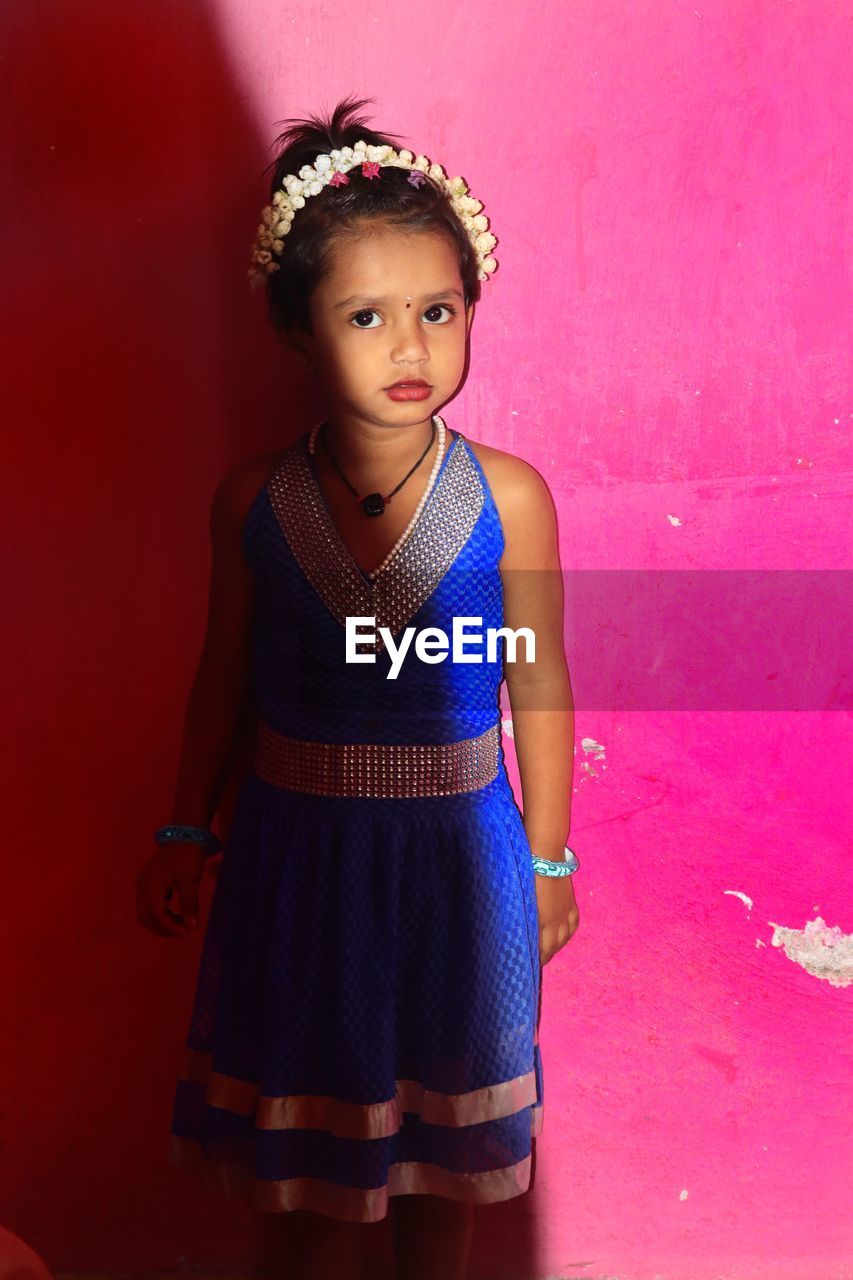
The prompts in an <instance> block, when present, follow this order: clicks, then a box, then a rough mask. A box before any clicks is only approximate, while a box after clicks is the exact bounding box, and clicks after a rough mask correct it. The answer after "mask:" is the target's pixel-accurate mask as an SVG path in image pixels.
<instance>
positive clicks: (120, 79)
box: [0, 0, 853, 1280]
mask: <svg viewBox="0 0 853 1280" xmlns="http://www.w3.org/2000/svg"><path fill="white" fill-rule="evenodd" d="M696 3H697V0H693V3H691V4H676V3H674V2H673V0H666V2H664V0H641V2H637V3H630V4H629V3H626V2H624V0H622V2H619V3H615V2H614V0H583V2H576V0H573V2H571V3H568V4H567V3H566V0H538V3H534V4H532V5H530V4H526V5H514V4H508V3H507V4H503V5H501V6H499V7H496V6H494V5H492V4H487V3H485V2H484V0H469V3H467V4H465V5H460V4H458V3H455V2H450V0H431V3H429V4H425V3H418V2H417V0H413V2H412V3H409V4H406V5H399V4H391V3H387V2H386V0H366V3H364V4H363V5H361V6H359V7H358V8H356V7H355V6H353V5H350V4H341V3H338V4H336V3H333V2H327V3H324V4H319V3H293V4H290V5H287V6H281V5H276V4H273V3H268V4H261V3H254V4H239V3H230V4H229V3H227V2H226V0H220V3H219V4H218V5H209V6H205V5H202V4H200V3H182V4H181V3H173V4H171V5H156V6H151V5H148V4H142V3H139V4H123V5H119V6H116V5H114V4H112V3H110V2H109V0H89V3H87V4H86V5H84V6H77V5H71V6H69V5H67V4H65V5H63V4H59V3H50V2H49V0H43V2H42V3H40V4H38V5H36V6H33V5H30V4H23V3H19V4H17V5H12V6H7V8H6V13H5V20H4V27H5V45H6V51H7V52H6V59H5V62H6V69H7V76H6V77H5V87H4V88H3V90H2V93H3V95H4V99H3V102H2V111H0V121H2V123H0V129H2V131H3V155H4V159H5V162H6V163H5V166H4V167H5V169H6V179H5V185H6V189H7V191H8V193H9V199H8V207H9V208H10V210H11V222H10V224H9V225H8V227H7V231H6V234H5V235H4V236H3V237H2V240H0V254H2V259H3V262H2V265H3V268H4V278H5V280H6V299H7V313H8V312H11V313H12V314H13V316H14V320H13V323H12V324H11V325H10V326H9V329H8V331H7V335H6V342H5V349H4V352H3V356H4V358H5V360H6V361H8V368H7V369H6V370H5V373H6V376H5V379H4V386H5V387H6V389H7V390H6V396H7V402H10V403H9V404H8V410H9V412H8V419H9V422H10V423H11V425H12V427H13V432H12V433H11V434H10V436H9V438H8V442H7V446H6V462H7V467H6V468H4V471H5V476H6V479H7V481H8V493H7V495H6V498H5V501H4V503H3V508H2V509H3V512H4V516H5V517H6V519H7V521H8V525H7V528H6V536H5V538H4V540H3V546H4V548H5V550H6V555H7V557H8V563H7V582H8V583H9V587H7V600H6V603H7V624H8V625H7V628H6V635H7V653H6V655H5V670H6V671H7V674H14V677H15V679H14V682H13V684H12V686H11V687H10V688H9V690H8V692H7V697H6V715H5V716H4V717H3V730H2V731H3V734H4V736H5V738H6V742H5V748H6V750H5V753H4V760H5V762H6V764H5V774H6V780H7V783H8V795H7V799H6V805H5V808H6V813H7V815H8V816H7V828H6V831H7V836H8V839H7V849H6V852H7V855H8V858H7V868H8V869H7V872H6V877H5V881H6V882H5V885H4V888H5V890H6V892H5V894H4V899H5V905H6V915H5V920H4V926H3V929H2V936H3V940H4V942H5V944H6V946H7V953H6V954H5V955H4V957H3V958H4V960H5V967H4V972H5V973H6V974H7V975H11V974H13V973H14V975H15V981H14V983H10V982H9V981H8V979H7V983H6V992H5V994H6V996H7V1008H6V1016H5V1018H4V1026H5V1027H6V1029H7V1033H8V1032H9V1031H10V1029H11V1035H9V1036H8V1045H9V1047H8V1048H7V1052H6V1053H5V1054H4V1055H3V1057H2V1062H3V1071H4V1073H5V1074H6V1076H7V1077H8V1079H7V1081H6V1083H5V1085H4V1098H5V1102H4V1106H3V1112H4V1121H3V1141H2V1149H3V1155H4V1157H5V1160H4V1165H3V1172H2V1178H3V1186H2V1188H0V1192H2V1194H0V1202H2V1205H3V1206H4V1207H3V1209H2V1225H3V1226H5V1227H7V1228H8V1229H10V1230H13V1231H15V1232H16V1233H17V1234H19V1235H20V1236H22V1237H23V1238H24V1239H26V1240H28V1241H29V1242H30V1243H31V1244H32V1245H33V1246H34V1247H35V1248H36V1249H38V1251H39V1252H40V1253H41V1254H43V1256H44V1257H45V1258H46V1259H47V1261H48V1262H49V1264H50V1265H51V1267H52V1268H53V1269H55V1270H57V1271H70V1270H82V1269H84V1268H91V1269H96V1270H103V1271H127V1270H142V1269H152V1270H153V1269H157V1270H160V1271H165V1272H169V1271H178V1270H180V1269H182V1268H186V1267H188V1266H190V1265H195V1266H199V1267H215V1268H228V1267H232V1268H235V1269H236V1268H239V1267H245V1266H248V1265H258V1264H260V1263H262V1262H265V1263H270V1262H271V1261H274V1260H275V1257H276V1244H275V1232H276V1230H277V1224H276V1223H273V1222H268V1221H267V1222H258V1221H257V1220H256V1219H255V1218H254V1217H253V1216H251V1215H250V1212H249V1211H248V1210H244V1209H243V1208H242V1207H241V1206H239V1205H238V1204H235V1203H226V1204H224V1205H223V1204H221V1203H220V1202H219V1201H216V1202H212V1201H211V1200H210V1199H209V1198H208V1196H207V1194H206V1193H204V1192H202V1191H201V1190H200V1189H198V1188H197V1187H196V1186H195V1185H194V1184H192V1183H190V1182H189V1181H188V1180H187V1175H185V1174H182V1173H181V1172H180V1171H178V1170H175V1169H172V1168H171V1167H169V1166H167V1164H166V1147H167V1126H168V1117H169V1108H170V1105H171V1095H172V1089H173V1083H174V1076H175V1073H176V1071H177V1068H178V1063H179V1059H180V1052H181V1042H182V1037H183V1034H184V1031H185V1025H186V1019H187V1016H188V1008H189V1001H190V998H191V992H192V987H193V983H194V978H195V968H196V965H197V961H198V953H199V945H198V944H197V943H192V944H189V945H187V946H184V945H183V944H181V943H178V942H166V941H165V940H159V939H155V938H154V937H152V936H151V935H148V934H145V933H144V932H143V931H142V930H141V929H140V928H139V927H138V926H137V925H136V921H135V906H134V900H133V878H134V876H135V874H136V870H137V868H138V867H139V865H141V863H142V861H143V860H144V859H145V858H146V857H147V856H148V852H149V841H150V831H151V830H153V828H154V827H155V826H156V825H159V823H160V822H161V821H163V820H164V815H165V814H166V810H167V806H168V804H169V803H170V797H171V788H172V785H173V777H174V768H175V762H176V757H177V750H178V739H179V731H180V717H181V713H182V708H183V699H184V698H185V696H186V692H187V688H188V682H189V679H190V677H191V673H192V669H193V664H194V662H195V657H196V654H197V648H198V644H199V641H200V637H201V630H202V627H203V621H204V613H203V611H204V602H205V594H206V585H207V584H206V574H207V564H208V546H207V529H206V520H207V509H208V504H209V499H210V494H211V492H212V488H213V485H214V484H215V482H216V480H217V479H218V477H219V475H220V474H221V472H222V470H223V469H224V467H225V466H226V465H227V464H228V463H229V462H230V461H231V460H233V459H236V458H238V457H242V456H248V455H250V454H252V453H257V452H260V451H261V450H263V449H265V448H269V447H273V446H274V445H276V444H278V443H286V442H288V441H289V440H290V439H291V438H292V437H293V436H294V435H295V433H296V431H297V430H301V429H302V428H303V426H304V425H305V424H306V423H310V422H311V421H312V420H313V414H314V413H315V411H316V407H317V406H316V404H314V403H313V402H312V401H311V395H312V389H311V387H310V386H309V385H308V383H307V382H306V381H305V379H304V376H303V374H302V372H300V370H299V369H297V368H294V367H293V366H292V365H291V364H290V363H289V362H288V361H287V360H286V359H285V357H284V356H283V355H282V353H281V352H279V350H278V349H277V347H276V345H275V342H274V340H273V338H272V336H271V334H270V332H269V331H268V330H267V328H266V327H265V319H264V314H263V306H262V302H261V300H260V299H259V298H258V297H257V295H256V296H254V297H250V295H249V293H248V288H247V285H246V282H245V269H246V267H247V265H248V250H249V245H250V242H251V238H252V235H253V234H254V228H255V224H256V222H257V215H258V210H259V208H260V205H261V203H263V200H264V198H265V197H264V193H263V190H262V187H261V185H260V183H259V181H258V175H259V173H260V170H261V169H262V167H263V166H264V165H265V164H266V162H267V159H268V156H267V154H266V151H265V148H266V147H267V145H268V143H269V141H270V139H271V138H272V136H273V135H274V122H275V121H278V120H280V119H282V118H283V117H285V116H289V115H294V114H300V113H302V112H307V111H313V110H315V109H319V108H322V107H330V106H331V105H332V104H333V103H334V101H335V100H336V99H337V98H338V97H341V96H343V95H344V94H345V93H351V92H358V93H361V94H365V95H372V96H374V97H375V98H376V111H375V117H374V118H375V121H376V123H377V125H378V126H379V127H383V128H386V129H388V130H390V131H392V132H396V133H400V134H405V135H406V137H407V138H408V139H409V141H410V142H411V143H412V145H413V146H414V147H415V148H416V149H418V150H420V149H423V150H425V151H426V152H427V154H429V155H430V157H431V158H432V159H434V160H437V161H438V162H439V163H442V164H444V165H445V167H446V168H447V169H448V170H449V171H451V172H452V173H461V174H463V175H464V176H465V177H466V178H467V179H468V180H469V182H470V183H471V186H472V188H473V190H474V192H475V194H477V195H478V196H481V197H482V198H483V200H484V201H485V203H486V211H487V212H488V214H489V215H490V216H491V218H492V220H493V222H492V225H493V229H494V231H495V234H496V235H497V236H498V237H499V245H498V248H497V251H496V253H497V256H498V259H499V262H500V268H499V271H498V273H497V275H496V276H495V277H494V278H493V280H492V281H491V282H490V283H489V284H487V285H486V286H485V288H484V297H483V301H482V304H481V306H480V308H479V310H478V314H477V319H476V322H475V326H474V334H473V355H472V367H471V373H470V377H469V380H468V382H467V384H466V386H465V388H464V389H463V391H462V392H461V393H460V395H459V396H458V398H457V399H456V401H455V402H454V403H453V404H452V405H450V406H448V407H447V410H446V413H445V417H446V419H447V421H448V423H449V424H450V425H451V426H457V427H459V428H460V429H461V430H463V431H465V432H466V433H467V434H469V435H470V436H471V437H473V438H474V439H477V440H482V441H484V442H486V443H489V444H493V445H496V446H498V447H503V448H507V449H509V450H512V451H515V452H517V453H519V454H521V455H522V456H524V457H525V458H527V459H528V460H529V461H531V462H532V463H533V464H534V465H535V466H537V467H538V468H539V469H540V470H541V471H542V472H543V474H544V475H545V476H546V477H547V479H548V480H549V482H550V484H551V486H552V490H553V493H554V496H555V499H556V501H557V504H558V507H559V513H560V526H561V538H562V547H563V555H564V563H565V566H566V569H567V570H568V571H570V572H569V573H568V574H567V629H566V640H567V649H568V654H569V660H570V666H571V670H572V676H573V686H574V690H575V698H576V704H577V755H576V774H575V795H574V805H573V829H572V837H573V839H572V843H573V846H574V848H575V849H576V850H577V852H578V854H579V857H580V861H581V870H580V872H579V873H578V875H577V877H576V880H575V885H576V893H577V896H578V901H579V904H580V910H581V927H580V929H579V931H578V933H577V935H576V936H575V938H574V939H573V940H572V941H571V942H570V943H569V945H568V946H567V947H566V948H564V950H563V951H562V952H561V953H559V955H558V956H557V957H556V958H555V959H554V961H553V962H552V963H551V964H550V965H549V966H548V967H547V968H546V970H545V974H544V979H545V997H544V1012H543V1022H542V1027H541V1042H542V1048H543V1055H544V1063H545V1087H546V1106H545V1122H544V1131H543V1135H542V1138H541V1140H540V1142H539V1149H538V1168H537V1181H538V1185H537V1189H536V1191H535V1193H534V1194H533V1195H532V1196H530V1197H529V1198H524V1199H523V1200H522V1201H517V1202H512V1203H510V1204H506V1205H497V1206H491V1207H489V1208H486V1209H483V1210H481V1211H479V1213H480V1216H479V1218H478V1222H479V1226H478V1237H477V1243H476V1255H477V1261H476V1263H475V1267H474V1269H473V1271H472V1274H473V1276H474V1277H478V1276H481V1275H482V1276H488V1277H489V1278H490V1280H496V1278H497V1277H498V1276H500V1275H510V1274H512V1275H516V1276H521V1275H524V1276H546V1275H547V1276H573V1277H574V1276H577V1277H580V1276H584V1277H587V1278H588V1280H592V1277H603V1276H605V1275H606V1276H608V1277H619V1278H620V1280H657V1278H658V1277H659V1278H661V1280H721V1278H723V1277H725V1280H765V1278H766V1280H801V1278H802V1280H843V1277H848V1278H849V1277H850V1276H853V1270H851V1265H853V1264H851V1261H850V1259H851V1257H853V1231H851V1218H850V1213H849V1207H850V1200H851V1187H853V1177H851V1175H853V1157H851V1151H853V1146H851V1121H853V1112H852V1111H851V1102H850V1099H851V1089H850V1085H851V1044H853V1036H851V1001H853V987H851V980H853V954H851V950H852V949H853V936H851V935H853V891H852V890H853V872H851V857H850V854H851V847H850V827H851V824H850V805H849V795H850V793H851V776H850V774H851V771H850V748H849V729H850V709H851V703H850V684H849V674H845V672H846V671H847V668H846V667H845V658H846V655H845V653H844V652H843V650H842V645H843V644H844V629H843V626H842V622H843V620H844V613H845V610H846V600H847V599H849V592H848V593H847V594H846V595H844V594H842V591H843V589H844V586H845V583H844V580H843V579H842V574H841V571H842V570H844V569H846V568H849V505H848V504H845V501H844V499H845V498H849V494H850V488H851V483H850V482H851V474H853V464H851V455H850V446H849V438H850V426H851V418H853V414H851V404H850V400H849V376H848V374H849V364H848V360H849V349H850V348H849V340H850V327H849V314H850V307H849V297H850V293H849V288H850V282H849V255H847V256H845V250H846V249H847V248H848V246H849V244H850V239H851V236H850V226H849V213H848V210H849V195H850V192H849V174H850V156H849V150H848V149H847V144H848V140H849V138H850V136H851V120H850V109H849V102H850V99H849V91H846V90H845V87H844V86H845V84H847V83H849V78H850V58H849V53H850V46H849V11H848V10H847V6H845V5H842V4H841V3H836V2H834V0H825V2H824V3H823V4H821V5H818V6H817V7H816V6H815V5H814V4H811V3H806V2H805V0H791V2H789V3H773V4H771V3H768V2H767V0H728V3H719V4H716V5H713V6H711V5H707V6H706V5H701V6H700V7H699V8H695V7H694V5H695V4H696ZM292 403H296V404H298V405H300V406H301V408H300V411H299V412H294V413H291V412H290V411H289V409H283V408H282V405H283V404H285V405H290V404H292ZM9 463H11V465H9ZM626 570H631V571H633V574H626V573H625V572H624V571H626ZM735 570H737V571H742V572H740V573H733V572H731V571H735ZM783 570H784V571H788V572H787V573H785V574H780V573H779V571H783ZM803 570H810V571H812V572H811V573H809V574H804V573H802V572H800V571H803ZM587 571H589V572H587ZM670 571H679V572H677V573H672V572H670ZM722 571H727V572H722ZM10 596H11V599H10V598H9V597H10ZM847 617H848V619H849V612H848V614H847ZM848 645H849V641H848ZM818 920H819V921H820V922H822V923H820V924H815V923H811V927H808V926H809V925H810V922H815V921H818ZM807 927H808V928H807ZM845 1205H846V1206H847V1207H846V1210H845ZM386 1243H387V1241H386ZM385 1256H386V1259H387V1254H386V1255H385Z"/></svg>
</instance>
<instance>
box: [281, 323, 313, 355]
mask: <svg viewBox="0 0 853 1280" xmlns="http://www.w3.org/2000/svg"><path fill="white" fill-rule="evenodd" d="M285 341H286V342H287V345H288V346H289V347H290V349H291V351H295V352H296V354H297V355H298V356H299V357H300V358H301V359H302V360H304V361H305V363H306V364H313V363H314V358H313V355H312V352H313V347H314V340H313V338H312V337H311V335H310V334H309V333H306V332H305V330H304V329H300V328H299V327H298V326H294V327H293V328H292V329H287V330H286V331H285Z"/></svg>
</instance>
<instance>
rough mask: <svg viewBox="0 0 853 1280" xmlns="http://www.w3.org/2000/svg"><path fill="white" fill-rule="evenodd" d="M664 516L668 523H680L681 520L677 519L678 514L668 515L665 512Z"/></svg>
mask: <svg viewBox="0 0 853 1280" xmlns="http://www.w3.org/2000/svg"><path fill="white" fill-rule="evenodd" d="M666 518H667V520H668V521H669V523H670V524H674V525H680V524H681V521H680V520H679V518H678V516H671V515H669V514H668V513H667V517H666Z"/></svg>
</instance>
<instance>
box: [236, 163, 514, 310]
mask: <svg viewBox="0 0 853 1280" xmlns="http://www.w3.org/2000/svg"><path fill="white" fill-rule="evenodd" d="M356 166H360V167H361V173H362V176H363V177H365V178H370V179H378V178H379V177H380V174H379V170H380V168H386V167H387V168H394V169H408V170H409V171H410V172H409V182H410V183H411V184H412V186H413V187H420V186H422V185H423V182H424V175H425V174H426V175H427V176H429V177H430V178H432V180H433V181H434V182H436V183H437V184H438V186H439V187H441V188H443V189H444V191H445V192H446V193H447V194H448V196H449V197H450V202H451V204H452V205H453V209H454V212H455V213H456V215H457V216H458V218H459V220H460V222H461V223H462V225H463V227H464V228H465V230H466V231H467V233H468V238H469V239H470V241H471V244H472V245H473V247H474V252H475V254H476V256H477V266H478V275H479V278H480V279H481V280H487V279H488V278H489V276H490V275H491V273H492V272H493V271H494V269H495V267H496V266H497V265H498V264H497V262H496V261H495V259H494V258H493V257H492V256H491V250H492V249H493V248H494V246H495V245H496V244H497V240H496V239H495V237H494V236H493V235H492V233H491V232H490V231H489V229H488V227H489V220H488V218H487V217H486V216H485V215H484V214H483V213H481V212H480V210H481V209H482V207H483V205H482V203H481V201H479V200H473V199H472V198H471V196H469V195H468V187H467V185H466V183H465V182H464V180H463V179H462V178H448V177H447V175H446V174H445V172H444V170H443V169H442V167H441V165H440V164H430V162H429V160H428V159H427V157H426V156H417V157H416V156H413V154H412V152H411V151H395V150H394V148H393V147H388V146H371V145H370V144H368V143H367V142H364V141H359V142H356V143H355V145H354V146H352V147H343V148H342V149H341V150H340V151H338V150H335V151H330V152H329V153H328V155H320V156H317V159H316V160H315V161H314V163H313V165H303V167H302V168H301V169H300V170H299V173H298V174H293V173H288V174H287V175H286V176H285V177H284V178H283V179H282V181H281V187H282V188H283V189H282V190H279V191H276V193H275V194H274V196H273V198H272V204H268V205H266V206H265V208H264V209H263V210H262V211H261V217H262V219H263V221H262V222H260V223H259V224H258V234H257V238H256V240H255V243H254V245H253V246H252V266H251V267H250V268H249V271H248V275H249V278H250V280H251V288H252V290H254V289H255V288H256V287H257V286H258V285H259V284H264V283H265V282H266V280H267V278H268V277H269V276H270V275H271V274H272V272H273V271H280V270H281V267H280V266H279V264H278V263H277V262H273V260H272V259H273V255H274V254H275V255H279V254H280V253H281V252H282V250H283V249H284V237H285V236H286V235H287V233H288V232H289V231H290V227H291V224H292V222H293V219H294V217H295V216H296V211H297V209H301V208H303V206H304V204H305V201H306V200H307V199H308V197H309V196H318V195H319V194H320V192H321V191H322V190H323V188H324V187H346V186H349V170H350V169H354V168H356Z"/></svg>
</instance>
